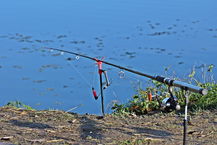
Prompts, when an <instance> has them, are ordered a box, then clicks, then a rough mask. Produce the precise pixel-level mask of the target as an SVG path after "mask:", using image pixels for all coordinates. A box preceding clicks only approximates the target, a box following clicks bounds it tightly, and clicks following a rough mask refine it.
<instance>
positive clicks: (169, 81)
mask: <svg viewBox="0 0 217 145" xmlns="http://www.w3.org/2000/svg"><path fill="white" fill-rule="evenodd" d="M46 49H50V50H56V51H60V52H65V53H68V54H73V55H77V56H80V57H84V58H87V59H90V60H94V61H97V62H99V61H101V62H102V63H104V64H107V65H110V66H113V67H116V68H119V69H122V70H126V71H128V72H131V73H134V74H137V75H140V76H144V77H147V78H150V79H153V80H156V81H159V82H161V83H164V84H167V85H169V86H175V87H179V88H181V89H183V90H188V91H191V92H194V93H199V94H202V95H206V94H207V93H208V91H207V89H203V88H201V87H197V86H194V85H191V84H188V83H185V82H181V81H177V80H173V79H169V78H166V77H162V76H157V75H156V76H153V75H149V74H145V73H142V72H139V71H136V70H132V69H129V68H126V67H123V66H120V65H116V64H113V63H110V62H106V61H103V60H97V59H96V58H93V57H90V56H86V55H83V54H79V53H75V52H71V51H67V50H62V49H57V48H46Z"/></svg>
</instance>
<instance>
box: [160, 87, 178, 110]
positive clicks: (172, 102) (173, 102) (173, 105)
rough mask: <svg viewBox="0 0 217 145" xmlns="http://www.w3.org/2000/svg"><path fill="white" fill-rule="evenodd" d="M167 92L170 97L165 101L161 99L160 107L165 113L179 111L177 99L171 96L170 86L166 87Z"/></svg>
mask: <svg viewBox="0 0 217 145" xmlns="http://www.w3.org/2000/svg"><path fill="white" fill-rule="evenodd" d="M168 91H169V94H170V97H166V98H165V99H163V101H162V103H161V107H162V108H163V109H164V110H165V111H168V112H170V111H173V110H180V109H181V107H180V105H179V103H178V98H177V97H176V96H175V95H173V93H172V87H171V86H169V87H168Z"/></svg>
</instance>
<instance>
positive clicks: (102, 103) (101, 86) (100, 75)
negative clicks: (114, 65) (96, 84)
mask: <svg viewBox="0 0 217 145" xmlns="http://www.w3.org/2000/svg"><path fill="white" fill-rule="evenodd" d="M99 78H100V93H101V105H102V115H103V116H104V115H105V112H104V98H103V84H102V73H101V74H99Z"/></svg>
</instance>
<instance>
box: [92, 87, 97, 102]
mask: <svg viewBox="0 0 217 145" xmlns="http://www.w3.org/2000/svg"><path fill="white" fill-rule="evenodd" d="M92 93H93V97H94V99H95V100H97V99H98V95H97V93H96V90H95V89H94V88H92Z"/></svg>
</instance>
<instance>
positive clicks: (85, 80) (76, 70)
mask: <svg viewBox="0 0 217 145" xmlns="http://www.w3.org/2000/svg"><path fill="white" fill-rule="evenodd" d="M61 55H62V56H63V58H64V60H66V61H67V64H68V66H69V67H71V68H72V69H74V70H75V72H76V73H77V74H78V75H79V76H80V78H81V79H82V80H83V81H84V82H85V83H86V85H88V86H90V87H91V84H90V83H89V81H88V80H87V79H86V78H85V77H84V76H83V75H82V74H81V72H80V71H79V70H78V69H77V68H76V67H75V66H74V65H72V64H71V63H70V61H73V60H69V58H70V57H66V56H65V55H64V52H61ZM76 57H77V56H76ZM76 57H75V59H76V60H79V59H80V57H79V56H78V58H76Z"/></svg>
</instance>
